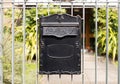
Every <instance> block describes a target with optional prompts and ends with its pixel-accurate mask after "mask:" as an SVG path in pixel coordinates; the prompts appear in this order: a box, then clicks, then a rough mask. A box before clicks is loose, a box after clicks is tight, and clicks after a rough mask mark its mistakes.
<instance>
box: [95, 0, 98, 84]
mask: <svg viewBox="0 0 120 84" xmlns="http://www.w3.org/2000/svg"><path fill="white" fill-rule="evenodd" d="M95 7H96V8H95V84H97V55H98V54H97V53H98V52H97V35H98V32H97V30H98V29H97V27H98V25H97V20H98V5H97V0H96V5H95Z"/></svg>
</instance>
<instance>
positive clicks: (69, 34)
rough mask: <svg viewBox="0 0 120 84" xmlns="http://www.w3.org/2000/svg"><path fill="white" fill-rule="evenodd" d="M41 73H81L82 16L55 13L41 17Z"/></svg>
mask: <svg viewBox="0 0 120 84" xmlns="http://www.w3.org/2000/svg"><path fill="white" fill-rule="evenodd" d="M39 30H40V36H39V37H40V39H39V40H40V41H39V52H40V53H39V56H40V57H39V73H40V74H80V73H81V41H80V40H81V37H80V35H81V18H80V16H71V15H68V14H54V15H50V16H47V17H41V18H40V27H39Z"/></svg>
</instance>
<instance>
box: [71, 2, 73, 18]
mask: <svg viewBox="0 0 120 84" xmlns="http://www.w3.org/2000/svg"><path fill="white" fill-rule="evenodd" d="M71 15H72V16H73V2H71Z"/></svg>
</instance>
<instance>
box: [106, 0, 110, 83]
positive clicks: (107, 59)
mask: <svg viewBox="0 0 120 84" xmlns="http://www.w3.org/2000/svg"><path fill="white" fill-rule="evenodd" d="M108 13H109V9H108V0H107V3H106V84H108V61H109V57H108V47H109V46H108V42H109V41H108V38H109V30H108V22H109V21H108V18H109V14H108Z"/></svg>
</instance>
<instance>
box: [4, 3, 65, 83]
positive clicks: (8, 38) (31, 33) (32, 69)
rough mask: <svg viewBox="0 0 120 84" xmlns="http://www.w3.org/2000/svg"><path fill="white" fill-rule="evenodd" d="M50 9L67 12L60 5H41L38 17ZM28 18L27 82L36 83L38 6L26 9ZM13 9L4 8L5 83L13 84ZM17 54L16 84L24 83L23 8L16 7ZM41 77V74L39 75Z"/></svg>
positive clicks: (52, 12)
mask: <svg viewBox="0 0 120 84" xmlns="http://www.w3.org/2000/svg"><path fill="white" fill-rule="evenodd" d="M48 11H49V12H50V14H55V13H65V9H62V10H60V9H59V6H55V5H50V9H49V10H48V9H47V6H43V5H39V7H38V17H41V16H47V15H48ZM25 14H26V18H25V22H26V26H25V28H26V29H25V31H26V35H25V37H26V43H25V48H26V52H25V53H26V56H25V61H26V62H25V84H35V82H36V69H37V66H36V59H34V60H33V57H36V8H29V9H26V11H25ZM11 17H12V9H11V8H8V9H5V10H4V18H5V19H4V20H6V21H5V22H4V42H3V49H4V51H3V71H4V84H11V79H12V77H11V75H12V74H11V72H12V65H11V63H12V53H11V52H12V29H11V28H12V19H11ZM14 22H15V25H14V27H15V43H14V47H15V56H14V64H15V67H14V70H15V71H14V72H15V79H14V80H15V84H21V83H22V56H23V29H22V28H23V10H22V9H15V20H14ZM39 78H41V76H39Z"/></svg>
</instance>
